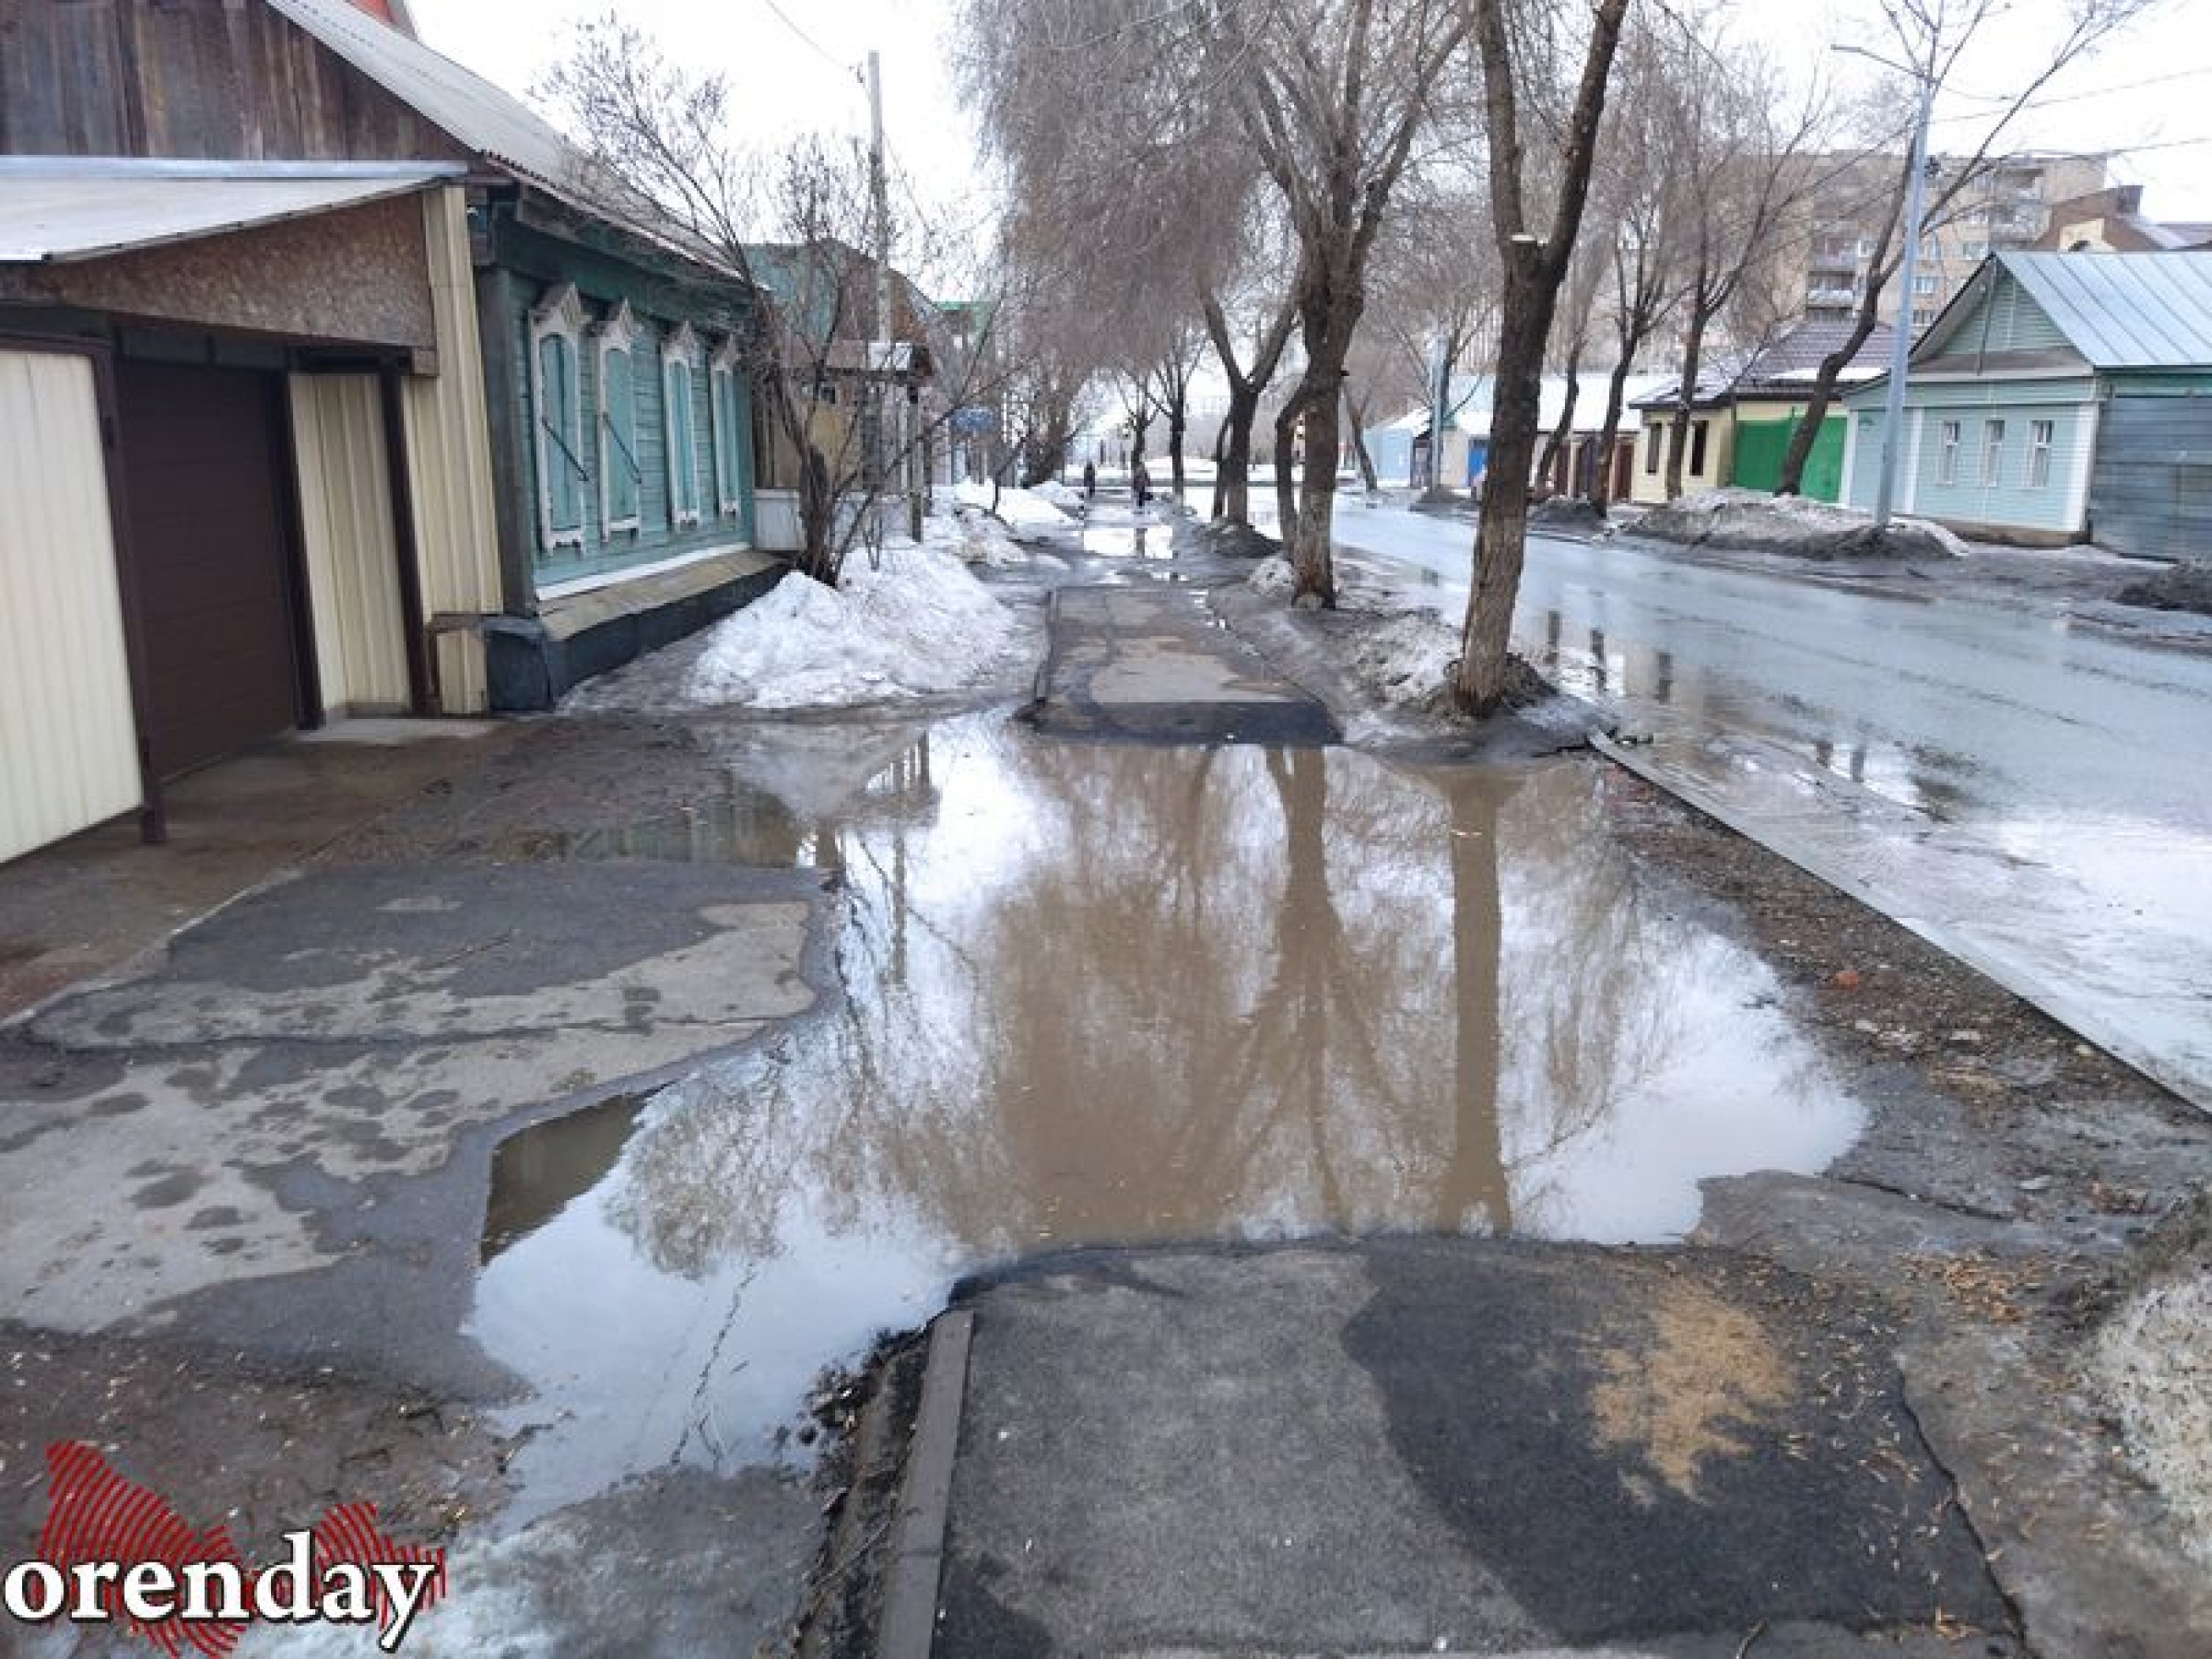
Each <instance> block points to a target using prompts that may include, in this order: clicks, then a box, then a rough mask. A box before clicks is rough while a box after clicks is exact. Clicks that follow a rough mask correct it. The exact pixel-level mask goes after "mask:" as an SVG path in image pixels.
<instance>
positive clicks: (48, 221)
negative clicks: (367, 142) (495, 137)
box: [0, 156, 465, 264]
mask: <svg viewBox="0 0 2212 1659" xmlns="http://www.w3.org/2000/svg"><path fill="white" fill-rule="evenodd" d="M463 173H465V168H463V167H459V165H457V164H453V163H447V162H430V161H404V162H390V161H376V162H343V161H310V162H240V161H212V162H210V161H143V160H138V159H136V158H124V159H107V158H97V157H95V158H84V159H79V158H70V157H52V156H9V157H0V264H67V263H71V262H75V261H78V260H83V259H98V258H105V257H106V256H108V255H111V254H116V253H125V252H130V251H131V250H132V249H134V248H143V247H155V246H160V245H161V244H163V243H167V242H183V241H190V240H194V239H196V238H199V237H204V236H216V235H220V234H223V233H224V232H226V231H233V230H243V229H246V228H248V227H250V226H253V225H266V224H273V223H276V222H278V221H280V220H285V219H298V218H304V217H307V216H310V215H313V214H318V213H328V212H331V211H332V210H336V209H338V208H348V207H358V206H360V205H361V204H363V203H365V202H374V201H378V200H380V199H382V198H383V197H387V196H398V195H404V194H406V193H408V192H410V191H419V190H426V189H428V187H429V186H431V185H435V184H438V183H441V182H443V181H446V180H448V179H459V178H460V177H461V176H462V175H463Z"/></svg>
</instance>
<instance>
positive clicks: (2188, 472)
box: [2089, 396, 2212, 559]
mask: <svg viewBox="0 0 2212 1659" xmlns="http://www.w3.org/2000/svg"><path fill="white" fill-rule="evenodd" d="M2089 515H2090V518H2089V522H2090V530H2091V534H2092V535H2093V537H2094V538H2095V539H2096V542H2097V544H2098V545H2099V546H2100V547H2105V548H2108V549H2110V550H2112V551H2113V552H2115V553H2125V554H2130V555H2131V556H2135V557H2136V558H2145V559H2206V558H2212V397H2142V396H2138V397H2126V396H2122V397H2116V398H2113V399H2112V402H2111V404H2109V405H2107V406H2106V410H2105V419H2104V427H2103V432H2102V435H2101V436H2100V439H2099V440H2098V444H2097V460H2096V466H2095V470H2094V471H2093V472H2092V473H2091V474H2090V479H2089Z"/></svg>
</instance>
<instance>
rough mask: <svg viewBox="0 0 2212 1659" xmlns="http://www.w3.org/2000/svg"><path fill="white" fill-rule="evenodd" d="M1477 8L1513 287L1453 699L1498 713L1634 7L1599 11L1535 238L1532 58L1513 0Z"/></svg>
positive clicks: (1501, 230) (1495, 199)
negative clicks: (1602, 145) (1529, 147)
mask: <svg viewBox="0 0 2212 1659" xmlns="http://www.w3.org/2000/svg"><path fill="white" fill-rule="evenodd" d="M1469 8H1470V11H1471V14H1472V22H1473V30H1474V46H1475V52H1476V57H1477V61H1478V63H1479V64H1480V69H1481V73H1482V88H1483V94H1484V122H1485V125H1486V128H1487V129H1488V133H1489V138H1490V216H1491V228H1492V234H1493V236H1494V238H1495V240H1496V242H1497V245H1498V263H1499V264H1500V265H1501V266H1502V267H1503V268H1504V277H1505V282H1504V295H1503V299H1502V301H1501V305H1500V312H1499V323H1498V369H1497V389H1496V392H1495V395H1494V398H1493V400H1492V411H1491V422H1490V476H1489V482H1488V483H1487V485H1486V488H1485V489H1484V492H1483V501H1482V519H1481V522H1480V524H1479V525H1478V526H1477V527H1476V531H1475V543H1474V581H1473V583H1472V584H1471V585H1470V592H1468V606H1467V626H1466V629H1465V634H1464V642H1463V647H1462V651H1461V654H1460V662H1459V667H1458V668H1457V670H1456V671H1455V672H1454V674H1453V677H1452V691H1453V696H1455V699H1456V700H1457V701H1458V702H1459V703H1460V704H1461V706H1462V707H1463V708H1468V709H1469V710H1471V711H1472V712H1474V713H1475V714H1489V713H1491V712H1492V710H1494V709H1496V708H1497V707H1498V704H1499V703H1500V702H1502V701H1503V700H1504V696H1505V678H1506V663H1507V658H1508V654H1509V647H1510V643H1511V640H1512V630H1513V605H1514V601H1515V600H1516V598H1518V596H1519V593H1520V588H1521V566H1522V559H1523V557H1524V556H1525V555H1526V552H1527V544H1528V472H1529V465H1530V463H1531V462H1532V461H1534V459H1535V453H1536V419H1537V414H1536V411H1537V399H1538V396H1539V392H1540V388H1541V383H1542V378H1543V369H1544V348H1545V342H1546V340H1547V338H1548V337H1549V336H1550V334H1551V331H1552V315H1553V311H1554V310H1555V309H1556V308H1557V307H1558V303H1559V287H1560V284H1561V283H1564V282H1565V280H1566V276H1567V265H1568V262H1569V261H1570V260H1571V258H1573V255H1574V248H1575V240H1576V238H1577V235H1578V234H1579V233H1580V231H1581V229H1582V219H1583V202H1584V200H1585V199H1586V197H1588V195H1589V179H1590V169H1591V167H1592V165H1593V163H1594V162H1595V157H1596V152H1597V142H1598V129H1599V127H1600V125H1601V124H1602V123H1603V121H1604V119H1605V98H1606V85H1607V80H1608V78H1609V77H1610V76H1611V74H1612V71H1613V52H1614V51H1615V49H1616V48H1617V47H1618V46H1619V45H1620V29H1621V20H1622V18H1623V16H1624V15H1626V12H1627V10H1628V0H1596V3H1595V5H1594V6H1593V7H1592V8H1591V9H1590V15H1589V37H1588V40H1587V41H1586V42H1585V44H1584V46H1583V62H1582V70H1581V73H1580V75H1579V76H1578V77H1577V81H1576V83H1575V91H1574V95H1573V99H1572V101H1571V104H1570V105H1569V106H1568V111H1567V115H1566V118H1565V121H1564V123H1563V124H1562V126H1561V129H1560V137H1561V139H1562V143H1561V146H1560V157H1561V159H1560V165H1559V173H1558V178H1559V185H1558V194H1557V197H1556V200H1555V201H1554V203H1553V209H1552V216H1551V224H1550V226H1549V228H1548V230H1547V233H1546V234H1544V235H1542V236H1539V235H1537V234H1534V232H1533V231H1531V230H1530V229H1529V225H1530V223H1531V216H1530V212H1529V208H1530V203H1529V199H1528V180H1527V178H1526V173H1525V169H1524V167H1523V165H1522V163H1523V158H1524V155H1525V154H1526V143H1527V136H1526V134H1525V132H1524V131H1523V129H1522V115H1521V106H1522V72H1523V59H1524V58H1525V57H1526V56H1527V55H1528V54H1527V50H1526V48H1525V47H1524V48H1522V50H1519V51H1516V41H1515V38H1514V31H1513V29H1512V27H1511V26H1510V20H1509V18H1508V15H1507V10H1508V9H1507V6H1506V3H1505V0H1469Z"/></svg>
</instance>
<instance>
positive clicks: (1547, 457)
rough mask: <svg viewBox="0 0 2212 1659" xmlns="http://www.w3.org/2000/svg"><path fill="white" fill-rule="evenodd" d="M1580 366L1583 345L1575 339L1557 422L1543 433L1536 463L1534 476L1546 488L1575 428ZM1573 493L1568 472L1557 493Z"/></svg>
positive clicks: (1572, 483)
mask: <svg viewBox="0 0 2212 1659" xmlns="http://www.w3.org/2000/svg"><path fill="white" fill-rule="evenodd" d="M1582 366H1583V345H1582V342H1581V341H1580V340H1577V341H1576V342H1575V344H1574V349H1572V350H1571V351H1570V352H1568V353H1567V398H1566V401H1565V403H1564V404H1561V405H1560V406H1559V424H1558V425H1557V426H1554V427H1553V428H1552V429H1551V431H1549V432H1548V433H1547V434H1546V435H1545V436H1544V453H1543V456H1542V458H1541V459H1540V460H1538V461H1537V463H1536V476H1537V477H1539V478H1541V479H1543V480H1544V481H1545V483H1544V485H1543V488H1545V489H1550V488H1551V483H1550V480H1551V477H1552V468H1553V466H1554V465H1556V464H1557V463H1558V461H1559V451H1560V450H1561V449H1562V448H1564V447H1565V446H1566V443H1567V441H1568V439H1569V437H1570V436H1571V435H1572V434H1573V432H1574V429H1575V394H1576V392H1577V391H1578V390H1580V388H1581V384H1582V383H1581V382H1580V381H1579V380H1577V378H1576V376H1577V374H1580V373H1581V371H1582ZM1574 493H1575V481H1574V477H1573V476H1572V475H1571V474H1570V475H1569V477H1568V478H1567V487H1566V488H1565V489H1562V490H1561V491H1560V492H1559V494H1561V495H1573V494H1574Z"/></svg>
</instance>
